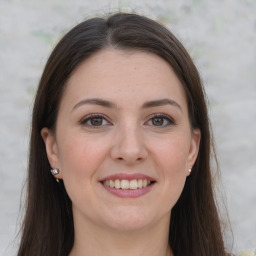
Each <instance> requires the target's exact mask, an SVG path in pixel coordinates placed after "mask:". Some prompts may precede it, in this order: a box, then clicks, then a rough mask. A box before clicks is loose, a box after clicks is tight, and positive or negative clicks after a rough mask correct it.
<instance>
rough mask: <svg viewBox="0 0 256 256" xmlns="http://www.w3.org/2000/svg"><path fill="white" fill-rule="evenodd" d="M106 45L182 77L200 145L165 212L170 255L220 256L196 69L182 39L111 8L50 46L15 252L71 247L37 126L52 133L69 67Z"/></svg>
mask: <svg viewBox="0 0 256 256" xmlns="http://www.w3.org/2000/svg"><path fill="white" fill-rule="evenodd" d="M108 47H112V48H116V49H123V50H138V51H145V52H150V53H154V54H157V55H158V56H160V57H162V58H163V59H165V60H166V61H167V62H168V63H169V64H170V66H171V67H172V68H173V70H174V72H175V73H176V75H177V77H178V78H179V79H180V81H181V82H182V84H183V87H184V90H185V92H186V97H187V103H188V110H189V118H190V123H191V127H192V128H199V129H200V130H201V143H200V149H199V155H198V158H197V160H196V162H195V165H194V167H193V172H192V174H191V175H190V177H189V178H187V180H186V184H185V187H184V190H183V192H182V194H181V196H180V198H179V200H178V202H177V203H176V205H175V206H174V207H173V209H172V217H171V224H170V229H169V230H170V232H169V243H170V246H171V248H172V250H173V253H174V255H175V256H199V255H205V256H217V255H218V256H224V255H226V254H225V249H224V243H223V238H222V231H221V226H220V220H219V216H218V212H217V209H216V204H215V199H214V195H213V185H212V176H211V170H210V155H211V151H212V147H211V145H212V144H211V143H212V140H211V133H210V127H209V120H208V113H207V106H206V102H205V94H204V91H203V87H202V84H201V80H200V77H199V74H198V71H197V69H196V67H195V65H194V64H193V61H192V59H191V58H190V56H189V54H188V53H187V51H186V50H185V49H184V47H183V46H182V44H181V43H180V42H179V41H178V40H177V39H176V37H175V36H174V35H173V34H172V33H171V32H170V31H169V30H168V29H166V28H165V27H164V26H162V25H160V24H159V23H157V22H155V21H152V20H151V19H149V18H146V17H143V16H140V15H137V14H127V13H117V14H114V15H112V16H109V17H107V18H92V19H89V20H87V21H84V22H82V23H80V24H79V25H77V26H76V27H75V28H73V29H72V30H71V31H70V32H68V33H67V34H66V35H65V36H64V37H63V38H62V39H61V41H60V42H59V43H58V44H57V46H56V47H55V49H54V50H53V52H52V54H51V55H50V57H49V59H48V62H47V64H46V66H45V69H44V72H43V74H42V77H41V80H40V84H39V87H38V91H37V94H36V98H35V103H34V109H33V119H32V131H31V140H30V155H29V166H28V183H27V198H26V214H25V219H24V223H23V226H22V230H21V232H22V236H21V242H20V248H19V251H18V256H31V255H37V256H52V255H55V256H67V255H68V254H69V253H70V250H71V249H72V246H73V242H74V227H73V216H72V209H71V201H70V199H69V197H68V195H67V193H66V190H65V187H64V185H63V183H62V182H61V181H60V183H59V184H58V183H57V182H56V181H55V179H54V178H53V177H52V175H51V174H50V168H51V167H50V165H49V162H48V159H47V156H46V151H45V145H44V142H43V140H42V138H41V135H40V131H41V129H42V128H43V127H48V128H50V129H53V130H54V128H55V124H56V118H57V115H58V108H59V104H60V100H61V97H62V94H63V91H64V90H65V85H66V83H67V80H68V79H69V77H70V75H71V74H72V72H73V71H74V70H75V69H76V68H77V67H78V65H79V64H80V63H81V62H82V61H84V60H85V59H86V58H87V57H89V56H91V55H92V54H94V53H95V52H97V51H99V50H101V49H104V48H108Z"/></svg>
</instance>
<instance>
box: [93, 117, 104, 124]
mask: <svg viewBox="0 0 256 256" xmlns="http://www.w3.org/2000/svg"><path fill="white" fill-rule="evenodd" d="M91 123H92V125H94V126H100V125H102V118H100V117H98V118H93V119H92V120H91Z"/></svg>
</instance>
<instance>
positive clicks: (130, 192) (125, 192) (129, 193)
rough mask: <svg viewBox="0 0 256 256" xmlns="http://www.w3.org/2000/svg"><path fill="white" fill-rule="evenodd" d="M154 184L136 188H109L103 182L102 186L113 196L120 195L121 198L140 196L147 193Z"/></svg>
mask: <svg viewBox="0 0 256 256" xmlns="http://www.w3.org/2000/svg"><path fill="white" fill-rule="evenodd" d="M101 184H102V183H101ZM154 184H155V183H152V184H150V185H149V186H147V187H145V188H138V189H117V188H111V187H108V186H105V185H103V184H102V186H103V188H104V189H106V190H107V191H108V192H110V193H111V194H113V195H115V196H118V197H122V198H136V197H141V196H143V195H145V194H147V193H148V192H149V191H150V190H151V189H152V187H153V186H154Z"/></svg>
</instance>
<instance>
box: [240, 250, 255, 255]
mask: <svg viewBox="0 0 256 256" xmlns="http://www.w3.org/2000/svg"><path fill="white" fill-rule="evenodd" d="M239 256H256V249H254V250H249V251H243V252H241V253H240V254H239Z"/></svg>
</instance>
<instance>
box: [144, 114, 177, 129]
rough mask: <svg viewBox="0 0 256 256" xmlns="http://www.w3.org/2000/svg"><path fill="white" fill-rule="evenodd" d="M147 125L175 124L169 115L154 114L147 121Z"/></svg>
mask: <svg viewBox="0 0 256 256" xmlns="http://www.w3.org/2000/svg"><path fill="white" fill-rule="evenodd" d="M146 124H147V125H150V126H154V127H159V128H164V127H168V126H171V125H175V122H174V121H173V119H172V118H171V117H170V116H167V115H165V114H154V115H153V117H151V118H150V119H149V120H148V121H147V122H146Z"/></svg>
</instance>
